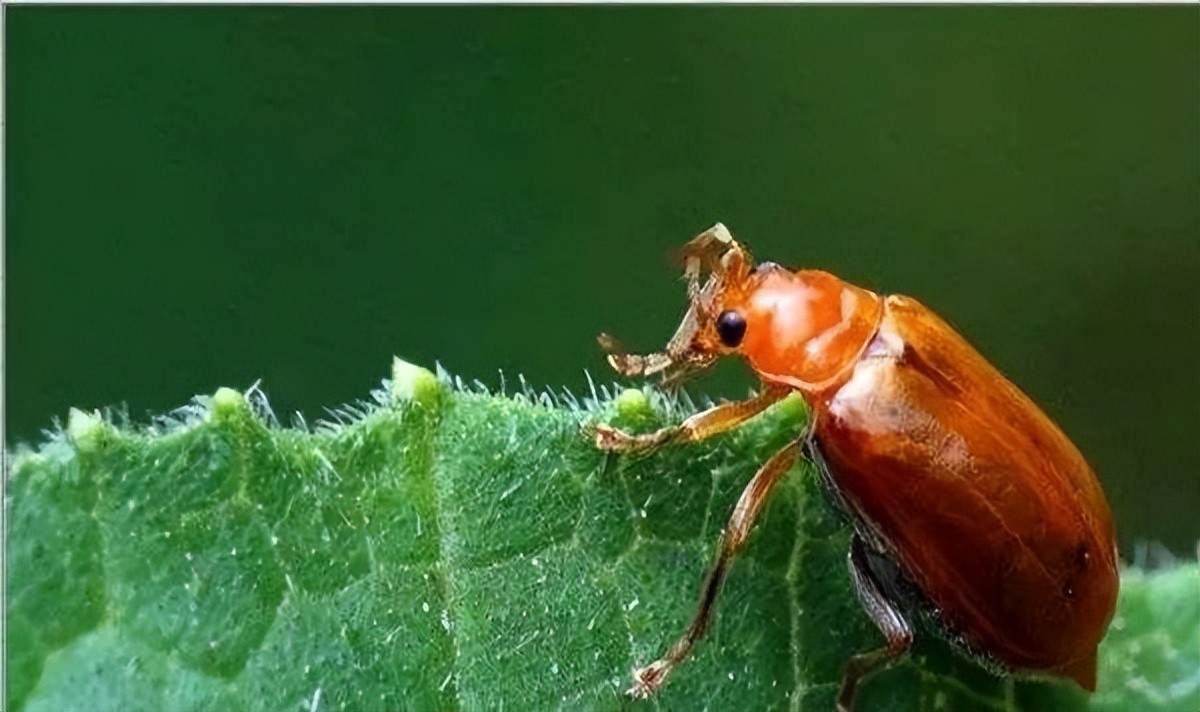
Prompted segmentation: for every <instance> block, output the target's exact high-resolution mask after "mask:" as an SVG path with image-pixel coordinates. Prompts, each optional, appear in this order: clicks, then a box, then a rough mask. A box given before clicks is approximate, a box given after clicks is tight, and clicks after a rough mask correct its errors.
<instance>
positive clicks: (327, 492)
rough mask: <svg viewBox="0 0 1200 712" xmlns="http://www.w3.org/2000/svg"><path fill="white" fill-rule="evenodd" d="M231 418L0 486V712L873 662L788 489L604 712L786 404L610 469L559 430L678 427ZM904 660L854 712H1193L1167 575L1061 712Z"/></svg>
mask: <svg viewBox="0 0 1200 712" xmlns="http://www.w3.org/2000/svg"><path fill="white" fill-rule="evenodd" d="M395 394H400V395H401V396H403V397H399V398H397V397H395ZM250 396H251V398H250V400H249V401H247V400H246V399H244V398H243V397H242V395H241V394H237V393H234V392H232V391H228V390H227V389H222V391H219V392H218V394H217V395H216V396H214V397H211V398H198V399H197V400H196V402H195V403H194V404H193V405H191V406H189V407H187V408H184V409H182V410H181V411H179V412H178V413H176V414H175V415H174V416H172V417H171V418H167V419H163V420H161V421H160V422H159V423H157V425H156V426H155V427H153V428H149V429H132V428H124V427H117V426H115V425H113V424H111V423H109V422H108V421H106V420H103V419H101V418H99V417H96V416H87V415H85V414H82V413H78V412H77V411H76V412H74V413H73V414H72V419H71V422H70V423H69V425H68V428H67V429H66V431H64V432H60V433H58V434H56V435H55V436H53V437H52V438H51V439H50V440H49V441H48V442H47V443H46V444H44V445H43V446H42V447H41V448H39V449H38V450H37V451H28V450H27V451H25V452H24V453H22V454H20V455H19V456H18V457H17V459H16V461H15V462H14V463H13V467H12V471H11V473H10V476H9V479H8V482H7V486H8V495H9V496H8V500H7V508H8V516H9V537H8V540H7V542H6V547H7V554H8V567H9V569H8V571H9V580H8V601H7V603H8V619H7V622H8V634H9V645H8V655H9V658H8V665H9V668H8V671H9V685H8V691H7V700H8V703H9V709H14V710H30V711H35V710H37V711H43V710H44V711H58V710H159V709H167V710H214V711H215V710H228V709H248V710H260V709H261V710H340V709H378V710H382V709H411V710H426V709H465V710H480V709H605V710H608V709H612V710H616V709H628V710H638V709H662V710H698V709H714V710H716V709H734V708H737V709H748V708H752V709H779V710H783V709H790V710H822V711H824V710H829V709H831V708H832V700H833V696H834V693H835V691H836V687H837V683H838V681H839V680H840V677H841V671H842V666H843V665H844V663H845V660H846V658H847V657H848V656H849V655H851V654H853V653H855V652H861V651H864V650H867V649H870V648H872V647H875V646H878V645H879V644H880V642H881V637H880V636H879V634H878V633H877V632H876V631H874V630H873V628H872V627H871V625H870V623H869V622H868V620H867V618H866V616H865V615H864V614H862V612H861V611H860V610H859V608H858V606H857V604H856V603H855V602H854V599H853V596H852V594H851V593H850V590H849V583H848V576H847V573H846V570H845V551H846V546H847V542H848V536H849V531H848V528H847V527H846V525H845V524H844V523H843V522H842V520H841V519H840V518H839V517H838V516H837V515H836V514H835V513H834V512H833V511H832V509H831V508H830V506H829V505H828V503H827V502H826V501H825V499H824V497H823V496H821V494H820V493H819V492H818V488H817V486H816V484H815V477H813V476H812V475H813V473H812V472H810V471H809V469H808V468H807V466H805V465H803V464H801V465H799V466H797V468H796V469H795V470H794V471H793V472H792V473H790V474H789V476H788V477H787V479H786V480H785V481H784V482H783V483H782V484H781V485H780V487H779V489H778V490H777V492H776V494H775V496H774V497H773V498H772V500H771V502H770V504H769V505H768V507H767V509H766V512H765V515H764V517H763V519H762V521H761V524H760V526H759V527H758V529H757V530H756V532H755V534H754V536H753V538H752V539H751V542H750V543H749V545H748V547H747V550H746V552H745V555H744V556H743V557H742V558H740V559H739V560H738V561H737V563H736V564H735V565H734V567H733V569H732V572H731V575H730V577H729V582H728V584H727V586H726V588H725V591H724V593H723V595H722V596H721V599H720V601H719V603H718V615H717V620H716V623H715V625H714V626H713V628H712V629H711V630H710V633H709V636H708V637H707V638H706V639H705V641H704V642H703V643H702V644H701V645H700V646H698V648H697V650H696V653H695V655H694V657H693V659H692V660H691V661H690V662H688V663H687V664H686V665H684V666H683V667H681V668H680V669H679V670H678V672H677V673H676V674H675V676H674V677H673V678H672V680H671V682H670V683H669V684H668V686H667V687H666V688H665V689H664V690H663V691H662V693H661V695H660V696H659V697H658V698H656V699H654V700H651V701H646V702H631V701H629V700H627V699H626V698H625V697H624V696H623V694H622V691H623V690H624V689H625V688H626V687H627V686H628V682H629V680H628V676H629V671H630V670H631V669H632V668H633V667H634V666H635V665H639V664H644V663H646V662H649V661H650V660H652V659H654V658H655V657H657V656H658V655H659V654H660V653H661V652H662V651H663V650H664V648H665V646H666V645H668V644H669V643H670V642H671V641H672V640H673V639H674V637H675V636H676V635H677V634H678V633H679V632H680V631H681V630H682V628H683V626H684V625H685V624H686V622H687V620H688V618H689V617H690V615H691V613H692V609H693V606H694V604H695V597H696V594H697V591H698V587H699V582H700V579H701V577H702V575H703V572H704V569H705V567H706V565H707V562H708V560H709V558H710V556H711V553H712V551H713V548H714V546H715V544H716V540H717V537H718V536H719V533H720V531H721V528H722V526H723V525H724V523H725V520H726V517H727V515H728V513H729V511H730V509H731V507H732V505H733V502H734V501H735V500H736V498H737V496H738V494H739V493H740V491H741V488H742V487H743V486H744V485H745V483H746V482H747V481H748V480H749V478H750V477H751V476H752V475H753V473H754V470H755V469H756V467H757V465H758V464H759V463H761V462H762V461H763V460H764V459H766V457H768V456H769V455H770V454H771V453H772V452H774V450H775V449H777V448H778V447H780V446H781V445H783V444H784V443H786V442H787V441H788V439H789V438H790V437H794V436H795V434H796V433H797V432H798V431H799V429H800V427H801V425H802V423H803V417H804V412H803V408H802V407H799V406H798V405H797V403H796V402H793V401H785V402H784V403H783V404H781V405H780V406H777V407H776V408H774V409H772V410H771V411H769V412H768V413H767V414H765V415H764V416H763V417H761V418H759V419H758V420H756V421H754V422H752V423H750V424H749V425H747V426H745V427H744V428H742V429H739V430H738V431H735V432H733V433H731V434H729V435H726V436H722V437H719V438H715V439H714V440H713V441H712V442H710V443H704V444H700V445H695V446H687V447H679V448H672V449H667V450H663V451H661V452H659V453H656V454H654V455H653V456H647V457H640V458H627V457H614V456H607V455H604V454H602V453H599V452H597V451H595V450H594V449H593V448H592V447H591V445H590V443H589V441H588V439H587V438H586V437H585V436H584V435H583V434H582V432H581V424H582V423H584V422H586V421H587V420H589V419H596V418H601V419H605V420H608V421H615V422H616V423H617V424H619V425H622V426H624V427H629V428H634V429H649V428H652V427H656V426H658V425H661V424H663V423H664V422H666V421H668V420H677V419H678V418H680V417H682V415H683V414H684V413H683V412H681V407H680V406H678V405H677V404H672V403H668V402H666V401H664V400H663V399H661V398H660V397H659V396H657V395H656V394H652V395H651V398H650V400H649V401H648V402H647V401H646V399H645V397H643V396H641V395H640V394H636V393H634V394H630V393H628V392H627V393H626V394H624V395H622V396H621V397H620V398H618V399H616V400H615V401H614V400H613V399H611V398H609V397H608V396H607V395H603V396H599V397H596V398H594V399H588V400H586V401H585V402H584V403H583V404H578V403H576V402H575V401H574V399H572V398H570V397H569V396H568V397H560V398H557V399H555V398H550V397H549V396H544V395H543V396H538V395H534V394H519V395H516V396H503V395H492V394H487V393H484V392H482V391H481V390H479V389H473V388H466V387H462V386H461V384H460V385H459V387H452V386H451V385H450V384H448V383H441V384H439V383H436V382H435V381H433V378H432V375H431V374H429V373H428V372H425V371H421V370H417V369H412V368H411V367H407V366H406V365H404V364H400V365H399V366H398V368H397V372H396V381H395V382H394V383H392V384H391V388H390V390H389V391H387V393H380V394H378V396H377V402H376V403H373V404H371V405H368V406H363V407H359V408H357V409H353V410H352V411H351V412H347V413H345V414H344V416H343V420H344V421H345V422H343V423H341V424H338V425H334V426H327V427H318V428H315V429H311V430H310V429H307V428H281V427H278V426H277V425H274V424H273V418H271V417H269V416H268V415H267V414H266V413H265V412H264V411H263V408H262V407H261V403H260V402H259V401H258V400H256V398H255V397H254V394H253V393H251V394H250ZM648 403H649V404H648ZM921 633H922V634H921V635H920V637H919V643H918V646H917V648H916V652H915V655H914V656H913V657H912V658H911V659H910V660H909V661H906V662H904V663H902V664H901V665H898V666H897V667H895V668H893V669H892V670H889V671H886V672H884V673H881V674H880V675H878V676H877V677H875V678H874V679H873V680H872V681H871V682H870V683H868V684H867V686H866V688H865V689H864V693H863V695H862V697H861V699H860V709H861V710H864V711H866V710H922V711H924V710H930V711H932V710H962V709H971V710H1018V709H1021V710H1043V709H1056V710H1084V709H1094V710H1104V711H1106V712H1116V711H1118V710H1162V711H1167V710H1187V711H1188V712H1194V711H1195V710H1197V709H1200V576H1198V574H1197V568H1196V566H1195V565H1194V564H1188V565H1182V566H1179V567H1177V568H1175V569H1172V570H1169V571H1165V572H1159V573H1154V574H1147V573H1143V572H1140V571H1134V570H1129V571H1126V572H1125V574H1124V580H1123V584H1122V593H1121V599H1120V610H1119V613H1118V616H1117V618H1116V619H1115V621H1114V624H1113V626H1112V630H1111V632H1110V634H1109V636H1108V638H1107V639H1106V641H1105V644H1104V646H1103V647H1102V650H1101V670H1100V679H1101V682H1100V689H1099V691H1098V692H1097V693H1096V694H1095V695H1094V696H1092V698H1091V699H1090V701H1089V700H1088V698H1087V696H1086V695H1084V694H1083V693H1082V692H1080V691H1079V690H1078V689H1077V688H1074V687H1073V686H1071V685H1070V684H1068V683H1064V682H1048V681H1014V680H1012V679H1011V678H997V677H994V676H992V675H991V674H990V673H988V672H986V671H984V670H983V669H981V668H980V667H978V666H977V665H976V664H975V663H974V662H972V661H970V660H967V659H965V658H963V657H961V656H960V655H958V654H957V653H955V652H953V651H952V650H951V649H950V648H949V646H948V645H947V644H945V643H942V642H940V641H939V640H938V639H937V638H936V636H933V635H930V634H929V632H928V631H921Z"/></svg>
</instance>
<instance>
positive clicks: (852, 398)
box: [806, 296, 1118, 690]
mask: <svg viewBox="0 0 1200 712" xmlns="http://www.w3.org/2000/svg"><path fill="white" fill-rule="evenodd" d="M882 303H883V310H882V314H881V316H880V320H879V325H878V327H877V329H876V330H875V333H874V335H873V337H872V338H871V339H870V340H869V341H868V344H867V346H866V348H865V350H863V351H862V353H861V355H859V356H858V358H857V359H856V360H855V361H854V362H853V363H852V364H850V365H849V366H848V367H847V369H846V372H845V373H844V374H843V376H842V377H841V378H839V379H836V380H835V381H834V382H830V383H827V384H822V387H821V390H815V389H809V390H808V391H807V392H806V396H807V397H808V399H809V400H810V404H811V406H812V408H813V411H814V414H815V416H816V430H815V437H816V439H817V443H818V446H819V447H820V449H821V452H822V453H823V454H824V456H825V459H826V461H827V463H828V465H829V469H830V475H831V477H832V479H833V484H834V486H835V487H836V488H837V490H838V491H839V492H840V494H841V495H842V496H843V497H844V498H845V500H846V502H847V504H848V506H849V507H850V509H851V510H852V514H854V515H855V516H856V518H857V519H858V520H859V521H860V523H861V525H862V526H864V527H866V528H867V529H868V530H869V531H870V532H872V533H873V534H874V535H875V536H874V537H872V538H873V539H875V540H877V541H880V542H882V543H883V544H884V546H885V547H886V548H887V549H888V553H889V554H890V555H891V556H892V557H893V558H894V559H895V561H896V562H897V563H898V564H899V565H900V566H901V567H902V569H903V571H904V572H905V574H906V575H907V576H908V577H909V578H910V579H911V580H912V581H913V583H915V584H916V586H917V587H918V588H919V589H920V590H921V591H922V593H923V594H924V596H925V597H926V598H927V600H928V602H929V603H930V604H931V605H932V606H933V607H934V609H935V610H936V612H937V616H938V618H939V619H940V620H941V621H942V622H943V623H944V624H945V625H946V626H947V627H948V628H949V629H950V630H951V631H954V632H955V633H957V634H958V635H961V636H962V637H963V638H964V639H965V640H966V642H967V643H968V644H969V645H970V646H971V647H972V648H974V649H976V650H977V651H979V652H982V653H985V654H987V655H988V656H990V657H992V658H994V659H996V660H998V661H999V662H1001V663H1003V664H1005V665H1007V666H1009V667H1011V668H1016V669H1027V670H1039V671H1051V672H1054V673H1057V674H1060V675H1064V676H1067V677H1071V678H1073V679H1075V680H1076V681H1077V682H1079V684H1080V685H1081V686H1083V687H1084V688H1085V689H1088V690H1092V689H1094V688H1095V678H1096V647H1097V645H1098V644H1099V641H1100V639H1101V637H1102V636H1103V635H1104V632H1105V630H1106V629H1107V627H1108V623H1109V620H1110V619H1111V617H1112V614H1113V608H1114V605H1115V601H1116V596H1117V585H1118V578H1117V555H1116V548H1115V534H1114V529H1113V523H1112V518H1111V515H1110V513H1109V508H1108V504H1107V502H1106V501H1105V498H1104V494H1103V492H1102V491H1101V489H1100V486H1099V484H1098V482H1097V481H1096V477H1095V475H1094V474H1093V472H1092V470H1091V468H1090V467H1089V466H1088V464H1087V462H1086V461H1085V460H1084V458H1083V456H1082V455H1081V454H1080V453H1079V451H1078V450H1077V449H1076V448H1075V446H1074V445H1073V444H1072V443H1071V441H1070V440H1068V439H1067V437H1066V436H1065V435H1064V434H1063V432H1062V431H1061V430H1059V428H1058V427H1057V426H1056V425H1055V424H1054V423H1053V422H1052V421H1051V420H1050V419H1049V418H1048V417H1047V416H1046V415H1045V414H1044V413H1042V411H1041V410H1040V409H1039V408H1038V407H1037V405H1035V404H1034V403H1033V401H1031V400H1030V399H1029V398H1028V397H1027V396H1025V394H1023V393H1022V392H1021V391H1020V390H1019V389H1018V388H1017V387H1016V386H1014V385H1013V384H1012V383H1010V382H1009V381H1008V380H1007V379H1006V378H1005V377H1004V376H1003V375H1001V374H1000V372H999V371H997V370H996V369H995V367H993V366H992V365H991V364H990V363H988V361H987V360H986V359H985V358H983V357H982V356H981V355H980V354H979V353H978V352H976V351H975V349H973V348H972V347H971V346H970V345H969V344H968V343H967V342H966V341H965V340H964V339H963V338H962V337H961V336H959V335H958V334H957V333H956V332H955V331H954V330H953V329H952V328H951V327H950V326H949V325H947V324H946V323H945V322H944V321H942V320H941V319H939V318H938V317H937V316H936V315H935V314H933V313H932V312H931V311H929V310H928V309H926V308H925V307H924V306H922V305H921V304H919V303H917V302H916V301H915V300H913V299H910V298H907V297H903V296H889V297H886V298H883V299H882Z"/></svg>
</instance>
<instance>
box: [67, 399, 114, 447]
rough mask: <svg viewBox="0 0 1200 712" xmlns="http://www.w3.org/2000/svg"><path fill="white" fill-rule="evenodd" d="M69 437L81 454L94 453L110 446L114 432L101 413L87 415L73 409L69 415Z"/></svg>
mask: <svg viewBox="0 0 1200 712" xmlns="http://www.w3.org/2000/svg"><path fill="white" fill-rule="evenodd" d="M67 436H68V437H69V438H70V440H71V442H72V443H74V445H75V448H76V450H78V451H79V452H81V453H93V452H98V451H99V450H101V449H103V448H104V446H105V445H107V444H108V441H109V440H110V439H111V438H112V436H113V432H112V426H110V425H109V424H108V423H107V422H105V420H104V418H103V417H102V416H101V415H100V413H99V412H91V413H86V412H84V411H82V410H80V409H78V408H72V409H71V410H70V412H69V413H68V415H67Z"/></svg>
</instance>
